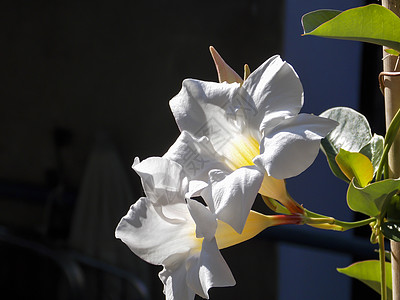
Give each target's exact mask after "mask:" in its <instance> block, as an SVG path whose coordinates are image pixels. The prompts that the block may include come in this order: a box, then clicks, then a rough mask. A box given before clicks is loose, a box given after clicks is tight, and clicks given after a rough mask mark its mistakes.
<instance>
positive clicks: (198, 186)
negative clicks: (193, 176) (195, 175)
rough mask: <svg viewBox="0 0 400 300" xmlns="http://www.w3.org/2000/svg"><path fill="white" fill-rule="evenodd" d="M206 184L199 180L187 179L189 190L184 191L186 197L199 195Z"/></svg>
mask: <svg viewBox="0 0 400 300" xmlns="http://www.w3.org/2000/svg"><path fill="white" fill-rule="evenodd" d="M207 186H208V183H206V182H204V181H201V180H191V181H189V191H188V192H187V193H186V198H192V197H199V196H201V192H202V191H203V190H204V189H205V188H206V187H207Z"/></svg>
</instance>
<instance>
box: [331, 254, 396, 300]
mask: <svg viewBox="0 0 400 300" xmlns="http://www.w3.org/2000/svg"><path fill="white" fill-rule="evenodd" d="M385 266H386V268H385V270H386V287H387V296H388V299H392V271H391V264H390V263H388V262H386V263H385ZM337 270H338V272H340V273H342V274H345V275H347V276H350V277H352V278H356V279H358V280H360V281H362V282H363V283H365V284H366V285H368V286H369V287H370V288H372V289H374V290H375V291H376V292H378V293H380V292H381V283H380V282H381V278H380V274H381V271H380V265H379V260H366V261H360V262H357V263H354V264H352V265H350V266H348V267H347V268H338V269H337Z"/></svg>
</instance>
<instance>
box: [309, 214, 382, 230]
mask: <svg viewBox="0 0 400 300" xmlns="http://www.w3.org/2000/svg"><path fill="white" fill-rule="evenodd" d="M304 211H305V212H306V215H307V217H309V218H310V220H311V224H317V223H316V222H315V221H316V220H320V221H321V222H320V223H319V224H321V223H328V224H333V225H337V226H340V227H342V228H343V231H346V230H349V229H353V228H357V227H361V226H365V225H368V224H370V223H372V222H374V221H375V220H376V219H375V218H368V219H364V220H361V221H355V222H345V221H339V220H336V219H334V218H332V217H327V216H324V215H321V214H317V213H314V212H312V211H309V210H307V209H304ZM324 221H325V222H324ZM306 223H307V222H306Z"/></svg>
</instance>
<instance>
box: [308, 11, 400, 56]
mask: <svg viewBox="0 0 400 300" xmlns="http://www.w3.org/2000/svg"><path fill="white" fill-rule="evenodd" d="M335 12H336V11H332V10H317V11H314V12H310V13H308V14H306V15H304V16H303V18H302V23H303V29H304V35H313V36H320V37H326V38H333V39H343V40H353V41H361V42H368V43H373V44H377V45H381V46H387V47H389V48H392V49H395V50H399V51H400V18H398V17H397V16H396V14H394V13H393V12H392V11H390V10H389V9H387V8H385V7H383V6H381V5H378V4H370V5H367V6H362V7H357V8H352V9H349V10H346V11H343V12H342V13H340V14H338V15H335ZM329 16H332V18H331V19H329ZM318 22H319V23H320V24H319V26H318Z"/></svg>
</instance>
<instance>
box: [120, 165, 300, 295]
mask: <svg viewBox="0 0 400 300" xmlns="http://www.w3.org/2000/svg"><path fill="white" fill-rule="evenodd" d="M157 167H158V168H157ZM175 167H177V165H176V164H175V163H174V162H171V161H168V160H167V159H165V158H150V159H147V160H145V161H143V162H142V163H138V162H136V164H135V165H134V168H135V169H136V171H137V172H138V173H139V174H140V176H141V177H142V182H144V183H146V184H145V185H144V186H146V189H147V190H146V195H147V197H146V198H140V199H139V200H138V201H137V202H136V203H135V204H134V205H132V206H131V208H130V210H129V211H128V213H127V215H126V216H124V217H123V218H122V219H121V221H120V223H119V224H118V226H117V229H116V237H117V238H120V239H121V240H122V241H123V242H124V243H125V244H127V245H128V246H129V248H130V249H131V250H132V251H133V252H134V253H135V254H136V255H138V256H139V257H140V258H142V259H143V260H145V261H147V262H149V263H151V264H155V265H162V266H163V270H162V271H161V272H160V273H159V277H160V279H161V281H162V282H163V284H164V294H165V296H166V299H168V300H181V299H182V300H191V299H194V296H195V294H198V295H199V296H201V297H203V298H207V299H208V297H209V296H208V290H209V289H210V288H211V287H217V286H232V285H234V284H235V280H234V278H233V275H232V273H231V271H230V269H229V267H228V265H227V264H226V262H225V260H224V259H223V257H222V255H221V253H220V252H219V249H222V248H226V247H229V246H232V245H235V244H237V243H240V242H243V241H246V240H248V239H250V238H252V237H253V236H255V235H256V234H258V233H259V232H260V231H262V230H264V229H265V228H267V227H269V226H273V225H279V224H299V223H301V222H302V217H301V216H299V215H295V216H276V215H275V216H265V215H262V214H259V213H256V212H253V211H251V212H250V214H249V217H248V221H247V222H246V225H245V227H244V230H243V232H242V234H238V233H237V232H236V231H235V230H233V229H232V227H231V226H229V225H227V224H226V223H224V222H223V221H221V220H218V219H216V214H214V213H213V212H212V210H211V209H209V208H208V207H206V206H204V205H203V204H201V203H200V202H197V201H195V200H191V199H187V200H185V197H184V196H183V195H184V194H185V192H186V191H187V190H186V188H187V184H185V183H184V184H182V182H181V181H182V180H183V181H185V179H184V176H182V174H181V172H179V171H177V170H178V169H179V167H178V168H175ZM138 170H140V171H138ZM162 173H164V175H165V176H161V175H162ZM172 175H174V176H172ZM163 177H164V178H167V179H166V180H164V179H163ZM162 185H164V186H165V188H166V191H167V194H168V195H169V196H168V199H169V200H171V199H172V201H166V197H165V194H163V193H161V186H162ZM150 186H152V187H153V188H155V189H156V190H157V191H156V192H155V193H151V192H150V190H149V188H150ZM158 197H159V198H158ZM158 200H160V201H158ZM208 201H211V200H210V199H208ZM213 206H215V204H213ZM159 208H161V209H159ZM160 211H162V213H161V214H160ZM232 213H234V211H232Z"/></svg>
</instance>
